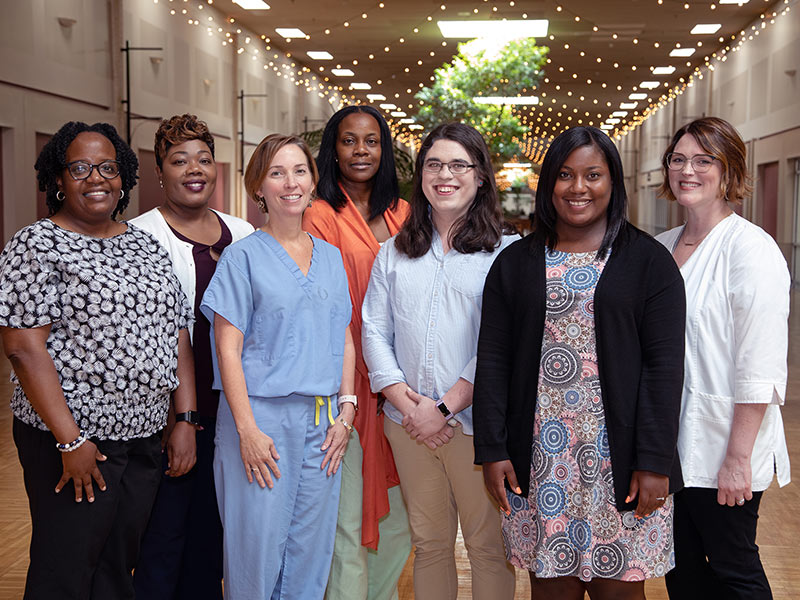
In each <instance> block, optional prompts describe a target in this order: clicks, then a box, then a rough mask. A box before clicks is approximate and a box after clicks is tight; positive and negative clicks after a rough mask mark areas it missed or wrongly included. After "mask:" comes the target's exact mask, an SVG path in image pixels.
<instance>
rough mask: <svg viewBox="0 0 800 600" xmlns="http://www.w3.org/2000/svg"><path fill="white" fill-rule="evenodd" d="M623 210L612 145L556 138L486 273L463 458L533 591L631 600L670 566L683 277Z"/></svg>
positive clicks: (587, 138)
mask: <svg viewBox="0 0 800 600" xmlns="http://www.w3.org/2000/svg"><path fill="white" fill-rule="evenodd" d="M626 203H627V199H626V195H625V187H624V183H623V175H622V165H621V162H620V158H619V154H618V153H617V150H616V148H615V147H614V145H613V143H612V142H611V140H610V139H609V138H608V137H607V136H606V135H605V134H603V133H602V132H601V131H600V130H598V129H594V128H591V127H578V128H575V129H571V130H569V131H567V132H565V133H563V134H562V135H561V136H559V137H558V138H557V139H556V140H555V141H554V142H553V144H552V145H551V147H550V150H549V151H548V153H547V155H546V156H545V159H544V163H543V165H542V171H541V177H540V180H539V188H538V191H537V197H536V223H535V230H534V233H533V234H532V235H530V236H528V237H527V238H525V239H523V240H521V241H519V242H517V243H515V244H513V245H512V246H510V247H509V248H508V249H507V250H506V251H504V252H503V253H502V254H501V255H500V256H499V257H498V259H497V261H496V262H495V264H494V265H493V267H492V269H491V271H490V272H489V275H488V277H487V280H486V287H485V289H484V305H483V315H482V321H481V333H480V341H479V345H478V366H477V373H476V381H475V396H474V397H475V401H474V411H475V457H476V462H478V463H481V464H483V472H484V480H485V482H486V486H487V488H488V489H489V491H490V493H491V494H492V496H493V497H494V498H495V500H496V501H497V502H498V504H499V505H500V507H501V509H502V510H503V512H504V513H505V515H506V517H505V518H504V520H503V535H504V538H505V544H506V552H507V555H508V558H509V560H510V561H511V562H512V563H513V564H514V565H515V566H517V567H519V568H524V569H527V570H528V571H529V572H530V577H531V587H532V594H533V595H534V596H535V597H543V596H540V595H539V594H550V595H551V596H552V597H554V598H559V599H564V600H568V599H570V598H576V599H578V598H583V595H584V592H585V591H588V592H589V594H590V595H591V597H592V598H593V599H595V598H644V580H645V579H648V578H652V577H659V576H663V575H664V574H665V573H666V572H667V571H668V570H669V569H670V568H672V566H673V565H674V553H673V547H672V497H671V495H670V494H671V493H672V492H674V491H676V490H677V489H679V488H680V487H681V485H682V480H681V474H680V465H679V461H678V458H677V453H676V441H677V429H678V416H679V411H680V392H681V384H682V375H683V366H682V360H683V344H684V342H683V328H684V325H683V318H684V316H685V302H684V298H683V295H682V294H683V283H682V280H681V277H680V273H679V272H678V271H677V269H676V268H675V265H674V264H671V262H670V260H669V259H670V257H669V255H668V253H665V252H664V251H663V249H662V248H660V247H659V244H658V243H657V242H655V240H653V238H651V237H650V236H649V235H647V234H645V233H643V232H641V231H639V230H638V229H636V228H635V227H633V226H632V225H631V224H630V223H628V222H627V220H626V219H625V209H626ZM533 365H538V368H533ZM534 390H535V392H534ZM504 481H505V483H507V486H508V489H504Z"/></svg>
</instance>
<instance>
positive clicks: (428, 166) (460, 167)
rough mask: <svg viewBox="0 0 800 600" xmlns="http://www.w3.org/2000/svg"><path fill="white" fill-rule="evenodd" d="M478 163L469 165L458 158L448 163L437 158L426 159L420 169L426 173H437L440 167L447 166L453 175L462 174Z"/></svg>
mask: <svg viewBox="0 0 800 600" xmlns="http://www.w3.org/2000/svg"><path fill="white" fill-rule="evenodd" d="M477 166H478V165H469V164H467V163H465V162H461V161H459V160H454V161H451V162H449V163H443V162H442V161H439V160H426V161H425V163H424V164H423V165H422V170H423V171H426V172H428V173H439V172H441V170H442V167H447V169H448V170H449V171H450V172H451V173H452V174H453V175H463V174H464V173H466V172H467V171H469V170H470V169H474V168H475V167H477Z"/></svg>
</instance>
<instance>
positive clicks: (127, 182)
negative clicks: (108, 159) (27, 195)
mask: <svg viewBox="0 0 800 600" xmlns="http://www.w3.org/2000/svg"><path fill="white" fill-rule="evenodd" d="M87 131H88V132H94V133H99V134H100V135H102V136H104V137H105V138H107V139H108V141H109V142H111V144H112V145H113V146H114V150H115V151H116V153H117V156H116V159H117V161H118V162H119V167H120V168H119V176H120V178H121V180H122V191H123V192H125V193H124V194H123V197H122V198H120V199H119V201H118V202H117V206H116V207H115V208H114V212H113V213H112V214H111V218H112V219H116V218H117V215H118V214H119V213H121V212H124V211H125V209H126V208H127V207H128V202H129V201H130V191H131V190H132V189H133V188H134V187H135V186H136V180H137V179H139V176H138V175H137V171H138V170H139V159H138V158H136V154H135V153H134V152H133V150H131V148H130V146H128V144H126V143H125V140H123V139H122V138H121V137H120V136H119V134H118V133H117V130H116V129H115V128H114V126H113V125H110V124H109V123H95V124H94V125H87V124H86V123H82V122H81V121H70V122H69V123H65V124H64V125H62V126H61V129H59V130H58V131H57V132H56V134H55V135H54V136H53V137H52V138H50V141H49V142H47V143H46V144H45V145H44V148H42V151H41V152H40V153H39V156H38V158H37V159H36V164H35V165H34V168H35V169H36V180H37V181H38V182H39V191H41V192H44V193H45V194H46V200H47V208H48V210H49V213H48V216H53V215H54V214H56V213H57V212H58V211H59V210H61V206H62V205H63V204H64V201H63V200H59V199H58V197H57V194H58V177H59V176H60V175H62V174H63V173H64V170H65V169H66V167H67V158H66V156H67V148H68V147H69V145H70V144H71V143H72V142H73V140H74V139H75V138H76V137H78V134H81V133H84V132H87Z"/></svg>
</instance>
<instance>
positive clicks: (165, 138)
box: [154, 114, 214, 169]
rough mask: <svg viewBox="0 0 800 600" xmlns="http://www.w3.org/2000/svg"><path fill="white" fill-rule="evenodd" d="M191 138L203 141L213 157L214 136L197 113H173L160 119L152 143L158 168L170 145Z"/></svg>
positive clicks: (187, 140) (160, 166)
mask: <svg viewBox="0 0 800 600" xmlns="http://www.w3.org/2000/svg"><path fill="white" fill-rule="evenodd" d="M191 140H200V141H201V142H205V143H206V146H208V149H209V150H210V151H211V156H212V157H214V136H213V135H211V132H210V131H209V130H208V125H206V123H205V121H201V120H200V119H198V118H197V115H190V114H184V115H175V116H174V117H170V118H169V119H164V120H163V121H161V124H160V125H159V126H158V131H156V141H155V145H154V150H155V152H156V164H157V165H158V168H159V169H161V168H162V166H163V165H162V162H163V160H164V158H165V157H166V156H167V152H169V149H170V148H172V146H177V145H178V144H182V143H184V142H190V141H191Z"/></svg>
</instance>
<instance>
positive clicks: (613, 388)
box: [472, 224, 686, 510]
mask: <svg viewBox="0 0 800 600" xmlns="http://www.w3.org/2000/svg"><path fill="white" fill-rule="evenodd" d="M544 255H545V254H544V246H543V245H542V244H540V243H538V244H537V242H536V240H535V236H533V235H529V236H527V237H526V238H524V239H522V240H519V241H518V242H515V243H513V244H512V245H510V246H509V247H508V248H506V249H505V250H504V251H503V252H501V253H500V255H499V256H498V257H497V259H496V260H495V262H494V264H493V265H492V268H491V270H490V271H489V274H488V276H487V277H486V284H485V287H484V290H483V310H482V316H481V329H480V337H479V339H478V364H477V369H476V373H475V389H474V394H473V408H472V411H473V412H472V414H473V422H474V429H475V437H474V442H475V463H476V464H482V463H484V462H494V461H500V460H507V459H510V460H511V463H512V464H513V466H514V471H515V473H516V476H517V481H518V482H519V485H520V487H521V488H522V494H523V495H525V496H527V495H528V490H529V486H530V470H531V446H532V443H533V420H534V410H535V406H536V396H537V389H538V382H539V368H540V367H539V363H540V358H541V350H542V335H543V332H544V320H545V283H546V276H545V264H544ZM594 307H595V334H596V340H597V361H598V369H599V372H600V389H601V392H602V397H603V407H604V410H605V416H606V426H607V431H608V443H609V447H610V451H611V465H612V469H613V472H614V492H615V494H616V506H617V509H618V510H631V509H632V508H634V507H635V505H636V501H634V502H632V503H630V504H627V505H626V504H625V497H626V496H627V494H628V489H629V487H630V481H631V475H632V472H633V471H634V470H642V471H653V472H655V473H660V474H662V475H668V476H669V478H670V482H669V489H670V493H672V492H675V491H677V490H679V489H681V488H682V487H683V479H682V477H681V468H680V461H679V460H678V455H677V450H676V445H677V441H678V420H679V417H680V404H681V389H682V386H683V351H684V329H685V324H686V296H685V292H684V288H683V278H682V277H681V274H680V271H679V270H678V267H677V265H676V264H675V261H674V260H673V259H672V256H671V255H670V254H669V252H668V251H667V250H666V249H665V248H664V247H663V246H662V245H661V244H659V243H658V242H657V241H655V240H654V239H653V238H652V237H650V236H649V235H647V234H646V233H644V232H643V231H640V230H638V229H636V228H635V227H634V226H633V225H630V224H626V225H625V226H623V228H622V229H621V231H620V233H619V235H618V237H617V240H616V241H615V242H614V245H613V250H612V252H611V256H610V257H609V259H608V262H607V264H606V266H605V268H604V269H603V273H602V275H601V277H600V280H599V281H598V284H597V288H596V290H595V295H594Z"/></svg>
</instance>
